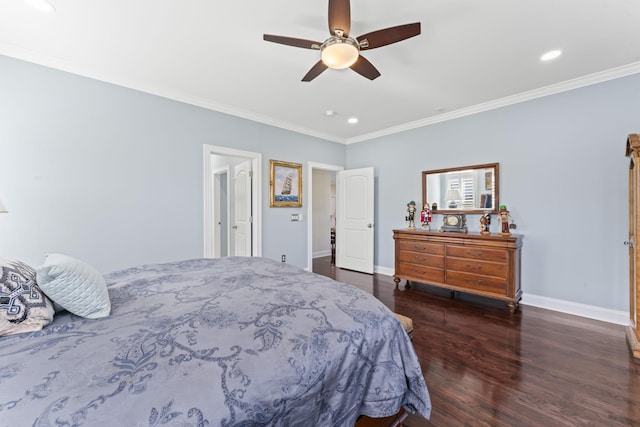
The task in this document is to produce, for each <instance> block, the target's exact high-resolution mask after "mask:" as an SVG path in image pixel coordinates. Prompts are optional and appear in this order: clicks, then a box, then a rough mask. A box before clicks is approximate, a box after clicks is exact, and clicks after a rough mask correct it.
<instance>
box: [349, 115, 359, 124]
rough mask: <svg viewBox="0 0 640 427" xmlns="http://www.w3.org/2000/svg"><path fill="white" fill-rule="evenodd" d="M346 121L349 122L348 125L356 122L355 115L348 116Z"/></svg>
mask: <svg viewBox="0 0 640 427" xmlns="http://www.w3.org/2000/svg"><path fill="white" fill-rule="evenodd" d="M347 123H349V124H350V125H355V124H356V123H358V118H357V117H349V120H347Z"/></svg>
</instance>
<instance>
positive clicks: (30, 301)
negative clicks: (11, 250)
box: [0, 258, 54, 336]
mask: <svg viewBox="0 0 640 427" xmlns="http://www.w3.org/2000/svg"><path fill="white" fill-rule="evenodd" d="M53 316H54V309H53V303H52V302H51V300H49V298H47V297H46V295H44V293H43V292H42V291H41V290H40V288H39V287H38V285H37V284H36V270H35V269H34V268H33V267H30V266H28V265H27V264H25V263H23V262H20V261H17V260H12V259H7V258H0V336H2V335H13V334H21V333H24V332H33V331H39V330H41V329H42V328H43V327H44V326H46V325H48V324H49V323H51V322H52V321H53Z"/></svg>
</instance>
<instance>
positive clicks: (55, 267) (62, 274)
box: [36, 254, 111, 319]
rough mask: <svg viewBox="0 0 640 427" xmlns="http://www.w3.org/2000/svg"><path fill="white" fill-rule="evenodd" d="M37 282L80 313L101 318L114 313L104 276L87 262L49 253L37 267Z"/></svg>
mask: <svg viewBox="0 0 640 427" xmlns="http://www.w3.org/2000/svg"><path fill="white" fill-rule="evenodd" d="M36 281H37V283H38V286H39V287H40V289H42V291H43V292H44V293H45V294H46V295H47V296H48V297H49V298H51V299H52V300H53V301H54V302H55V303H57V304H60V305H61V306H62V307H64V308H65V309H67V311H70V312H71V313H73V314H75V315H77V316H81V317H86V318H87V319H98V318H100V317H107V316H108V315H109V313H110V312H111V301H110V300H109V291H108V290H107V283H106V282H105V280H104V277H103V276H102V274H100V272H99V271H98V270H96V269H95V268H93V267H91V266H90V265H89V264H87V263H85V262H84V261H81V260H79V259H76V258H73V257H70V256H68V255H62V254H49V255H47V257H46V258H45V261H44V265H43V266H42V267H39V268H37V270H36Z"/></svg>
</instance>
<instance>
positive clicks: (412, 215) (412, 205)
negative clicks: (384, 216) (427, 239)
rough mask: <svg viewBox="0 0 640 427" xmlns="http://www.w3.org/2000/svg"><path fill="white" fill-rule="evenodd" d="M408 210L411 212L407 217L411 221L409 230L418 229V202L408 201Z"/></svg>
mask: <svg viewBox="0 0 640 427" xmlns="http://www.w3.org/2000/svg"><path fill="white" fill-rule="evenodd" d="M407 212H408V213H409V214H408V215H407V216H406V217H405V220H406V221H408V222H409V230H415V229H416V221H415V218H416V202H414V201H413V200H412V201H410V202H409V203H407Z"/></svg>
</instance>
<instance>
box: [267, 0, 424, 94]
mask: <svg viewBox="0 0 640 427" xmlns="http://www.w3.org/2000/svg"><path fill="white" fill-rule="evenodd" d="M350 29H351V4H350V0H329V32H330V33H331V37H329V38H328V39H326V40H325V41H324V42H317V41H313V40H305V39H298V38H294V37H286V36H276V35H272V34H265V35H264V37H263V38H264V40H265V41H268V42H273V43H280V44H285V45H287V46H294V47H301V48H304V49H317V50H320V51H321V59H320V60H319V61H318V62H317V63H316V65H314V66H313V67H311V69H310V70H309V72H308V73H307V74H306V75H305V76H304V77H303V78H302V81H303V82H310V81H311V80H313V79H315V78H316V77H318V76H319V75H320V73H322V72H323V71H324V70H326V69H327V68H334V69H338V70H341V69H344V68H351V69H352V70H353V71H355V72H356V73H358V74H360V75H362V76H364V77H366V78H368V79H369V80H373V79H375V78H377V77H379V76H380V72H379V71H378V70H377V69H376V67H374V66H373V64H371V62H369V61H368V60H367V59H366V58H365V57H364V56H362V55H360V51H361V50H369V49H375V48H378V47H382V46H386V45H388V44H392V43H397V42H399V41H402V40H405V39H408V38H410V37H414V36H417V35H419V34H420V23H419V22H415V23H413V24H405V25H398V26H396V27H389V28H385V29H383V30H377V31H373V32H370V33H367V34H363V35H361V36H359V37H355V38H353V37H350V36H349V30H350Z"/></svg>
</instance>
